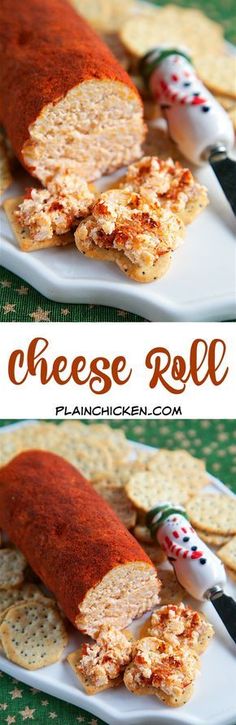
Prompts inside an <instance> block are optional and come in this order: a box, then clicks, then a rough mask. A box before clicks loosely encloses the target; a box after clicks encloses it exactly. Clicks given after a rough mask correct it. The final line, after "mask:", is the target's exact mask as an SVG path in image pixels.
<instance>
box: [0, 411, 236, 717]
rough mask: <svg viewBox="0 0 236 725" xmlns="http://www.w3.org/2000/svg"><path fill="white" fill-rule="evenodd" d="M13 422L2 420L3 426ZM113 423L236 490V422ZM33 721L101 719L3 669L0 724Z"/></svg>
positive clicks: (134, 436)
mask: <svg viewBox="0 0 236 725" xmlns="http://www.w3.org/2000/svg"><path fill="white" fill-rule="evenodd" d="M11 422H13V421H10V420H9V421H1V422H0V425H6V424H7V423H11ZM111 425H113V426H114V427H119V428H122V429H123V430H124V431H125V433H126V435H127V436H128V437H129V438H130V439H131V440H137V441H140V442H141V443H146V444H149V445H152V446H161V447H166V448H170V449H172V448H184V449H186V450H187V451H189V453H192V454H193V455H194V456H195V455H196V456H198V457H199V458H200V457H202V458H203V457H204V458H205V460H206V464H207V469H208V471H209V472H210V473H212V474H214V475H215V476H217V477H218V478H220V479H221V480H222V481H223V482H224V483H225V484H226V485H227V486H229V487H230V488H231V489H232V490H233V491H234V492H235V493H236V455H235V454H236V423H235V421H231V420H217V421H214V420H200V421H198V420H197V421H188V420H186V421H163V420H162V421H160V422H157V421H155V420H149V421H138V422H137V421H122V422H113V421H111ZM0 445H1V438H0ZM222 697H223V693H222ZM30 720H32V721H33V723H34V724H35V725H49V723H50V722H51V721H52V720H55V722H56V723H58V725H70V724H72V723H73V725H75V724H77V723H82V724H83V723H84V724H85V725H98V723H101V722H102V721H101V720H99V718H95V717H94V716H93V715H91V714H89V713H87V712H85V711H84V710H81V709H80V708H77V707H74V706H71V705H68V704H67V703H64V702H62V701H60V700H57V699H55V698H54V697H50V696H49V695H45V694H43V693H42V692H39V691H36V690H32V689H31V688H29V687H27V686H26V685H23V684H22V683H20V682H17V681H15V680H13V679H12V678H11V677H8V676H7V675H5V674H3V673H1V672H0V723H2V725H5V723H6V725H21V723H22V722H24V721H25V722H26V723H27V725H28V722H29V721H30Z"/></svg>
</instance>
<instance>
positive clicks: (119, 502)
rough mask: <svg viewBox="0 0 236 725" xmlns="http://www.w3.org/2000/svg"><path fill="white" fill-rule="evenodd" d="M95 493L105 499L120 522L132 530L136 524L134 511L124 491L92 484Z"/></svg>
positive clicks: (118, 488)
mask: <svg viewBox="0 0 236 725" xmlns="http://www.w3.org/2000/svg"><path fill="white" fill-rule="evenodd" d="M94 487H95V488H96V491H97V493H99V494H100V496H102V498H104V499H105V501H106V502H107V503H108V504H109V506H110V507H111V508H112V509H113V511H115V513H116V515H117V516H118V518H119V519H120V521H122V524H124V526H126V528H127V529H132V528H133V527H134V526H135V523H136V518H137V514H136V510H135V507H134V506H133V504H132V503H131V501H130V500H129V499H128V496H127V494H126V493H125V491H124V489H122V488H120V487H116V486H110V487H109V488H107V486H106V485H105V486H104V485H103V484H101V483H97V484H94Z"/></svg>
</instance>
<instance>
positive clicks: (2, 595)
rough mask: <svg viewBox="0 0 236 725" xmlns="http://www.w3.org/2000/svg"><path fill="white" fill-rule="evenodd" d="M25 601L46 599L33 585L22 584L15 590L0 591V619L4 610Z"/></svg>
mask: <svg viewBox="0 0 236 725" xmlns="http://www.w3.org/2000/svg"><path fill="white" fill-rule="evenodd" d="M26 599H46V597H45V595H44V594H43V592H42V591H41V589H39V587H37V586H36V585H35V584H31V583H30V584H28V583H27V584H23V586H21V587H19V588H16V589H2V590H1V591H0V618H2V616H3V614H4V612H5V611H6V609H9V607H11V606H13V604H16V602H20V601H24V600H26Z"/></svg>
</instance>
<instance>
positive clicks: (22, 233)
mask: <svg viewBox="0 0 236 725" xmlns="http://www.w3.org/2000/svg"><path fill="white" fill-rule="evenodd" d="M22 201H23V197H22V196H18V197H16V198H14V199H7V200H6V201H5V202H4V203H3V207H4V210H5V212H6V215H7V218H8V221H9V222H10V226H11V228H12V231H13V233H14V235H15V238H16V240H17V242H18V244H19V247H20V249H21V250H22V251H23V252H35V251H37V250H39V249H47V248H48V247H65V246H67V245H68V244H73V232H67V233H66V234H60V235H58V234H53V237H52V238H51V239H44V240H43V241H41V242H40V241H38V242H33V241H32V239H31V237H30V236H29V233H28V231H27V229H22V227H21V225H20V223H19V221H18V219H17V218H16V216H15V211H16V210H17V207H18V206H19V204H21V202H22Z"/></svg>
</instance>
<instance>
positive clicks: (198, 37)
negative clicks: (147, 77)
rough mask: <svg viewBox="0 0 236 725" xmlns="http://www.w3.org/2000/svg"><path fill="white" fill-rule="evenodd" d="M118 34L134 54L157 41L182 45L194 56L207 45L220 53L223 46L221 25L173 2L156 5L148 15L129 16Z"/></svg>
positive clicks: (197, 11)
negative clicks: (157, 6)
mask: <svg viewBox="0 0 236 725" xmlns="http://www.w3.org/2000/svg"><path fill="white" fill-rule="evenodd" d="M119 34H120V39H121V41H122V43H123V44H124V46H125V48H126V49H127V51H129V52H130V53H131V54H132V55H133V56H134V57H136V58H139V57H142V56H143V55H144V54H145V53H147V52H148V51H150V50H152V49H153V48H155V47H156V46H159V45H167V46H169V47H171V46H173V47H177V46H182V47H184V48H185V49H186V51H188V52H189V53H190V55H194V56H195V55H197V54H200V53H201V52H202V53H207V52H208V50H209V47H210V48H211V50H213V51H214V52H219V53H220V52H223V49H224V43H223V31H222V28H221V26H220V25H218V24H217V23H215V22H214V21H212V20H210V19H209V18H207V17H206V16H205V15H204V14H203V13H202V12H201V11H199V10H196V9H193V8H180V7H177V6H175V5H167V6H165V7H163V8H156V13H155V14H153V13H152V15H150V16H148V14H144V13H143V14H140V15H136V16H132V17H130V18H128V19H127V20H126V21H125V22H124V24H123V26H122V28H121V30H120V33H119Z"/></svg>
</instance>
